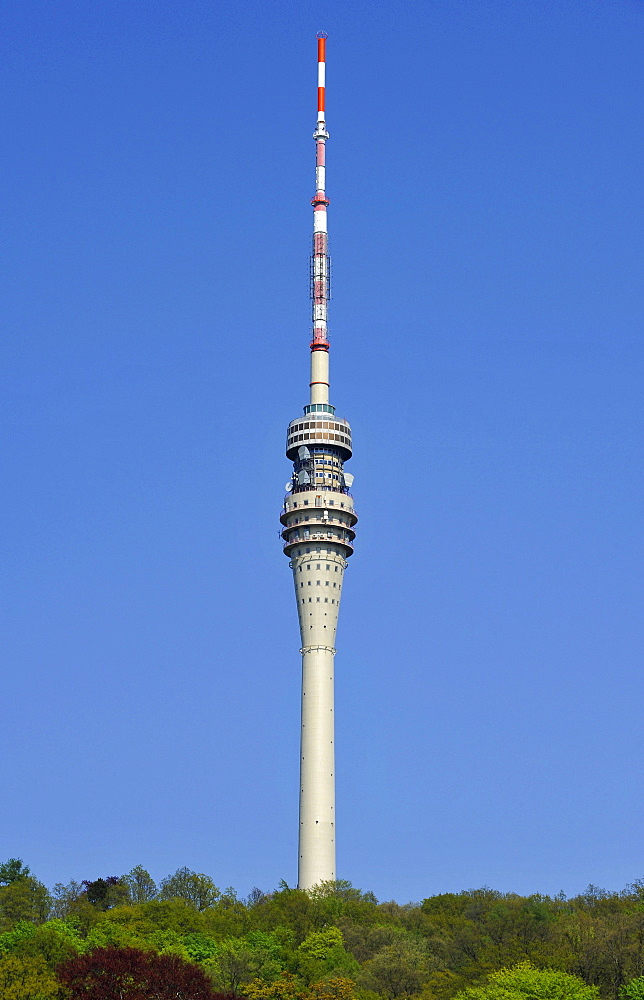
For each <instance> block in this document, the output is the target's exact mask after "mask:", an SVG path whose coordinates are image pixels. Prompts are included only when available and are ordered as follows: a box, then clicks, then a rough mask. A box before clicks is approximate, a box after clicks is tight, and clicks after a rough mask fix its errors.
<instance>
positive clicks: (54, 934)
mask: <svg viewBox="0 0 644 1000" xmlns="http://www.w3.org/2000/svg"><path fill="white" fill-rule="evenodd" d="M27 928H29V929H30V932H29V933H26V929H27ZM18 931H21V933H19V934H18V933H16V932H18ZM11 933H12V934H14V935H15V941H14V943H13V947H12V949H11V951H12V953H13V954H14V955H19V956H21V957H22V958H26V957H29V956H31V957H32V958H35V957H40V958H43V959H44V960H45V962H46V963H47V965H48V966H49V968H50V969H55V968H56V966H57V965H59V964H60V962H65V961H67V959H69V958H73V956H74V955H77V954H78V952H79V951H81V950H82V949H83V940H82V938H81V937H80V935H79V934H78V933H77V931H76V930H75V929H74V928H73V927H71V926H70V925H69V924H66V923H64V922H63V921H62V920H48V921H47V923H45V924H40V925H39V926H34V924H27V923H19V924H16V926H15V928H14V930H13V931H12V932H11ZM4 936H5V935H3V937H4ZM7 936H9V935H7Z"/></svg>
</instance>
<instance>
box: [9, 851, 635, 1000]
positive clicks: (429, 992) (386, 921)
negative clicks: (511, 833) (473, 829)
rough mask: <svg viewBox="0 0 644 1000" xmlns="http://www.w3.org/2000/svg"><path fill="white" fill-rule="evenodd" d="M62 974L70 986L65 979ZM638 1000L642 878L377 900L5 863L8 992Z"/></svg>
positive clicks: (29, 997) (35, 997)
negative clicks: (577, 889) (76, 876)
mask: <svg viewBox="0 0 644 1000" xmlns="http://www.w3.org/2000/svg"><path fill="white" fill-rule="evenodd" d="M63 984H64V985H63ZM218 994H219V995H227V996H240V997H241V996H243V997H247V998H248V1000H380V998H382V1000H398V998H402V1000H407V998H414V1000H451V998H452V997H454V998H457V1000H522V998H528V1000H541V998H543V1000H557V998H561V1000H602V998H605V1000H644V882H639V881H638V882H635V883H633V884H632V885H630V886H628V887H627V888H626V889H625V890H623V891H622V892H607V891H604V890H599V889H597V888H595V887H593V886H590V887H589V888H588V889H587V891H586V892H585V893H583V894H582V895H580V896H576V897H575V898H573V899H566V898H565V897H564V896H563V895H559V896H556V897H554V898H553V897H549V896H541V895H533V896H519V895H516V894H514V893H501V892H497V891H495V890H493V889H488V888H482V889H473V890H466V891H464V892H460V893H444V894H441V895H437V896H430V897H428V898H427V899H424V900H423V901H422V902H421V903H417V904H416V903H413V904H412V903H408V904H406V905H403V906H401V905H399V904H398V903H394V902H378V901H377V900H376V898H375V897H374V896H373V894H372V893H370V892H361V891H360V890H359V889H356V888H354V887H353V886H352V885H351V883H349V882H343V881H339V882H333V883H327V884H323V885H322V886H320V887H319V888H318V889H317V890H315V891H313V892H310V893H308V894H307V893H304V892H300V891H299V890H297V889H291V888H289V887H288V886H287V885H286V884H284V883H283V884H281V885H280V887H279V888H278V889H277V890H276V891H274V892H268V893H264V892H261V891H260V890H258V889H255V890H253V892H252V893H251V894H250V896H249V897H248V898H246V899H239V898H238V897H237V895H236V893H235V892H234V890H233V889H223V890H222V889H220V888H218V887H217V885H215V883H214V881H213V880H212V879H211V878H210V877H209V876H207V875H203V874H199V873H197V872H193V871H190V870H189V869H187V868H181V869H179V870H178V871H177V872H175V873H174V875H171V876H168V877H167V878H166V879H164V880H163V881H162V882H161V883H160V885H158V886H157V885H156V884H155V882H154V880H153V879H152V877H151V876H150V875H149V873H148V872H147V871H146V870H145V869H143V868H141V867H136V868H133V869H132V871H130V872H129V873H128V874H127V875H123V876H120V877H117V876H110V877H102V878H97V879H94V880H85V881H83V882H70V883H69V884H68V885H62V884H57V885H55V886H54V887H53V889H51V890H48V889H47V888H46V887H45V886H44V885H43V884H42V883H41V882H39V881H38V880H37V879H36V878H34V876H33V875H32V874H31V872H30V870H29V868H28V867H26V866H25V865H24V864H23V863H22V862H21V861H19V860H17V859H10V860H9V861H7V862H5V863H4V864H0V996H2V998H3V1000H51V998H64V997H68V998H75V997H81V996H85V997H90V996H91V997H92V998H97V1000H99V998H102V997H105V998H106V1000H109V998H110V997H112V996H113V997H123V998H131V1000H143V998H146V997H154V998H158V1000H164V998H165V997H166V996H167V997H170V996H172V997H176V998H183V1000H202V998H206V997H212V996H216V995H218Z"/></svg>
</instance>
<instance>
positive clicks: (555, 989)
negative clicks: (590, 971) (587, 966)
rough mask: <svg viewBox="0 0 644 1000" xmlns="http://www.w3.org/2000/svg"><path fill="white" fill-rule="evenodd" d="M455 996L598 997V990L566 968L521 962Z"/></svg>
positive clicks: (515, 999)
mask: <svg viewBox="0 0 644 1000" xmlns="http://www.w3.org/2000/svg"><path fill="white" fill-rule="evenodd" d="M455 1000H599V990H598V989H597V987H596V986H588V985H587V984H586V983H584V981H583V980H582V979H579V978H578V977H577V976H572V975H570V974H569V973H567V972H559V971H557V970H556V969H537V968H535V966H534V965H532V964H531V963H530V962H519V963H518V964H517V965H515V966H514V967H513V968H511V969H499V971H498V972H492V973H490V975H489V976H488V980H487V982H486V983H483V984H482V985H480V986H469V987H467V989H465V990H462V991H461V992H460V993H457V994H456V997H455Z"/></svg>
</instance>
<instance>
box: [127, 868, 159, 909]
mask: <svg viewBox="0 0 644 1000" xmlns="http://www.w3.org/2000/svg"><path fill="white" fill-rule="evenodd" d="M121 882H122V883H123V884H124V885H126V886H127V888H128V891H129V894H130V899H131V900H132V902H133V903H149V901H150V900H151V899H154V898H155V896H156V894H157V887H156V883H155V881H154V879H153V878H152V876H151V875H150V873H149V872H147V871H146V870H145V868H142V867H141V865H137V866H136V867H135V868H133V869H132V871H130V872H128V873H127V875H124V876H123V878H122V879H121Z"/></svg>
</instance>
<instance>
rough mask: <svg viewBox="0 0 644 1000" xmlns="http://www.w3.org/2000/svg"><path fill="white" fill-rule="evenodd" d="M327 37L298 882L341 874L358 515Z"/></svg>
mask: <svg viewBox="0 0 644 1000" xmlns="http://www.w3.org/2000/svg"><path fill="white" fill-rule="evenodd" d="M325 86H326V35H324V34H323V33H320V34H318V115H317V123H316V128H315V132H314V133H313V138H314V140H315V152H316V156H315V164H316V166H315V195H314V197H313V199H312V202H311V204H312V205H313V247H312V254H311V298H312V301H313V317H312V318H313V329H312V336H311V344H310V348H311V380H310V383H309V387H310V400H309V403H308V404H307V405H306V406H305V407H304V415H303V416H302V417H297V418H296V419H295V420H292V421H291V422H290V424H289V425H288V431H287V438H286V456H287V458H288V459H290V461H291V462H292V463H293V475H292V479H291V480H290V481H289V483H288V484H287V487H286V489H287V494H286V497H285V500H284V507H283V510H282V514H281V518H280V520H281V523H282V538H283V540H284V553H285V554H286V555H287V556H288V557H289V566H290V567H291V569H292V571H293V582H294V584H295V599H296V602H297V611H298V616H299V622H300V637H301V642H302V648H301V653H302V729H301V744H300V826H299V851H298V888H300V889H310V888H312V887H313V886H314V885H317V884H319V883H320V882H325V881H329V880H334V879H335V878H336V868H335V840H336V833H335V831H336V825H335V751H334V693H333V688H334V680H333V679H334V657H335V634H336V629H337V625H338V615H339V612H340V598H341V596H342V585H343V581H344V572H345V569H346V568H347V560H348V558H349V556H350V555H351V554H352V553H353V540H354V538H355V531H354V527H355V524H356V521H357V520H358V518H357V516H356V513H355V510H354V506H353V497H352V495H351V493H350V489H351V485H352V482H353V477H352V476H351V475H349V473H347V472H345V470H344V465H345V462H347V461H348V459H350V458H351V454H352V443H351V427H350V426H349V424H348V422H347V421H346V420H344V419H343V418H340V417H337V416H336V413H335V407H334V406H332V405H331V404H330V402H329V339H328V327H327V318H328V302H329V275H330V260H329V251H328V229H327V208H328V205H329V199H328V198H327V195H326V141H327V139H328V138H329V133H328V132H327V129H326V120H325Z"/></svg>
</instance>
